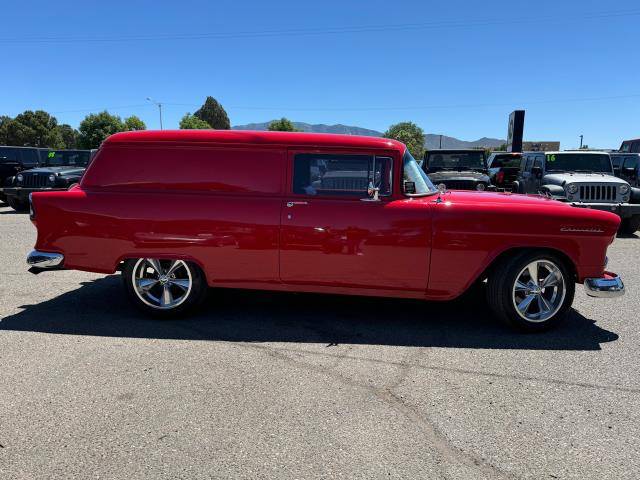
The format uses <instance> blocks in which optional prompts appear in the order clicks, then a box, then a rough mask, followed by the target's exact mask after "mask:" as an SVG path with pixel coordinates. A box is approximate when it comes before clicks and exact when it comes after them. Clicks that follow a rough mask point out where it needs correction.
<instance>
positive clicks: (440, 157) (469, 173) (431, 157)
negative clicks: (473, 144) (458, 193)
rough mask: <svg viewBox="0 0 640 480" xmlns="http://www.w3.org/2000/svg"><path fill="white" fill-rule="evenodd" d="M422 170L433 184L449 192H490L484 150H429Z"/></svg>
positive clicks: (425, 155) (490, 186) (490, 187)
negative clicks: (442, 185) (442, 184)
mask: <svg viewBox="0 0 640 480" xmlns="http://www.w3.org/2000/svg"><path fill="white" fill-rule="evenodd" d="M422 168H423V169H424V171H425V173H426V174H427V175H428V176H429V179H430V180H431V181H432V182H433V183H434V184H436V185H437V184H439V183H444V184H445V185H446V187H447V188H449V189H451V190H479V191H483V190H491V189H493V186H492V185H491V183H490V180H489V175H488V169H487V158H486V155H485V153H484V150H429V151H427V152H426V153H425V154H424V162H423V164H422Z"/></svg>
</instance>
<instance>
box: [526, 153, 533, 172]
mask: <svg viewBox="0 0 640 480" xmlns="http://www.w3.org/2000/svg"><path fill="white" fill-rule="evenodd" d="M525 158H526V162H525V164H524V170H525V172H530V171H531V167H532V166H533V157H531V156H529V155H527V156H526V157H525Z"/></svg>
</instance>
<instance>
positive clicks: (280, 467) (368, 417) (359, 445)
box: [0, 207, 640, 479]
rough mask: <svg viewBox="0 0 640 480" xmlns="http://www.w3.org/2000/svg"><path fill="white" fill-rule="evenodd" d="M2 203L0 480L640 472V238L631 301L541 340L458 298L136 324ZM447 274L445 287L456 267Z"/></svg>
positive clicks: (261, 310) (619, 245) (241, 309)
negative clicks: (47, 250)
mask: <svg viewBox="0 0 640 480" xmlns="http://www.w3.org/2000/svg"><path fill="white" fill-rule="evenodd" d="M34 241H35V229H34V228H33V226H32V225H31V224H30V222H29V220H28V216H27V215H24V214H16V213H14V212H13V211H12V210H11V209H9V208H7V207H0V249H1V250H0V268H1V275H0V299H1V303H0V318H1V321H0V478H2V479H31V478H34V479H35V478H65V479H68V478H153V479H159V478H184V479H200V478H203V479H204V478H337V477H342V478H429V479H436V478H469V479H477V478H532V479H533V478H535V479H544V478H549V479H553V478H560V479H565V478H575V479H585V478H597V479H604V478H611V479H622V478H638V476H639V473H638V472H640V355H638V345H640V325H639V316H638V310H639V307H640V301H639V300H640V295H639V294H638V291H639V290H638V288H639V287H638V284H640V238H637V237H631V238H621V239H618V240H616V242H615V244H614V245H613V246H612V247H611V248H610V250H609V257H610V268H611V269H612V270H613V271H616V272H618V273H620V274H621V275H622V276H623V279H624V280H625V282H626V284H627V288H628V291H627V295H626V296H625V297H623V298H622V299H618V300H595V299H590V298H588V297H586V296H585V295H584V293H583V292H582V289H581V288H580V289H579V290H578V292H577V297H576V301H575V303H574V307H575V311H574V312H572V315H571V317H570V320H569V321H568V322H567V323H566V324H565V325H564V326H563V327H562V328H560V329H558V330H556V331H553V332H549V333H546V334H541V335H520V334H515V333H511V332H509V331H507V330H504V329H503V328H502V327H501V326H499V325H497V324H496V323H495V321H494V320H493V319H492V318H491V316H490V315H489V314H488V313H487V312H486V310H485V308H484V305H483V303H482V301H481V299H479V298H466V299H465V300H464V301H457V302H453V303H442V304H436V303H421V302H417V301H403V300H387V299H371V298H350V297H334V296H322V295H303V294H282V293H278V294H275V293H265V292H247V291H216V290H214V291H212V292H211V295H210V298H209V300H208V303H207V306H206V308H205V310H204V311H203V312H202V313H201V314H199V315H198V316H196V317H192V318H190V319H188V320H184V321H163V322H158V321H152V320H147V319H144V318H140V316H139V314H138V313H137V312H136V311H134V310H133V309H132V308H131V307H130V306H129V304H128V303H127V301H126V299H125V298H124V295H123V292H122V290H121V285H120V279H119V278H118V276H116V275H114V276H104V275H96V274H89V273H82V272H45V273H42V274H40V275H38V276H33V275H31V274H29V273H27V271H26V267H25V263H24V258H25V256H26V254H27V253H28V252H29V250H30V249H31V248H32V246H33V243H34ZM443 274H446V273H444V272H443Z"/></svg>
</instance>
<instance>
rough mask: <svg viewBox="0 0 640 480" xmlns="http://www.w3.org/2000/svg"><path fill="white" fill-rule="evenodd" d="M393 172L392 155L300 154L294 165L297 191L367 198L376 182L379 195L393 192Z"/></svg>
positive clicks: (300, 192)
mask: <svg viewBox="0 0 640 480" xmlns="http://www.w3.org/2000/svg"><path fill="white" fill-rule="evenodd" d="M391 172H392V168H391V158H388V157H374V156H371V155H324V154H307V153H305V154H298V155H296V156H295V158H294V165H293V192H294V193H297V194H301V195H330V196H344V197H356V198H365V197H367V189H368V187H369V184H370V183H372V184H373V185H374V187H376V188H379V189H380V192H379V195H381V196H383V195H390V194H391Z"/></svg>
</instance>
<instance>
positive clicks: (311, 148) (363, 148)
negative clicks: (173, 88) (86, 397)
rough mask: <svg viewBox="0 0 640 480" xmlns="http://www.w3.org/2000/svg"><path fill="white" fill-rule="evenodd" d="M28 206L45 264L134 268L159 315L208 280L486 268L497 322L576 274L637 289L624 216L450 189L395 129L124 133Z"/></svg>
mask: <svg viewBox="0 0 640 480" xmlns="http://www.w3.org/2000/svg"><path fill="white" fill-rule="evenodd" d="M31 203H32V204H31V217H32V220H33V223H34V224H35V225H36V227H37V230H38V239H37V242H36V246H35V251H33V252H32V253H31V254H29V256H28V259H27V262H28V263H29V264H30V265H31V267H32V268H31V270H32V271H34V272H39V271H42V270H45V269H61V268H65V269H77V270H86V271H91V272H102V273H114V272H115V271H117V270H121V271H122V275H123V278H124V283H125V286H126V291H127V293H128V295H129V297H130V298H131V300H132V301H133V303H135V304H136V305H137V306H138V307H139V308H141V309H142V310H144V311H147V312H150V313H152V314H157V315H176V314H181V313H184V312H185V311H186V310H189V309H191V308H193V307H195V306H197V305H198V304H199V303H200V302H201V301H202V299H203V298H204V295H205V292H206V289H207V287H209V286H211V287H234V288H252V289H269V290H289V291H303V292H319V293H340V294H353V295H379V296H388V297H405V298H419V299H425V300H450V299H453V298H456V297H458V296H459V295H461V294H462V293H464V292H465V291H466V290H467V289H468V288H469V287H471V286H472V285H474V284H475V283H476V282H479V281H483V280H487V297H488V302H489V305H490V306H491V308H492V309H493V311H494V312H495V314H496V316H497V317H498V318H500V319H501V320H503V321H504V322H506V323H507V324H509V325H511V326H515V327H518V328H520V329H524V330H541V329H544V328H547V327H549V326H551V325H554V324H556V323H558V322H559V321H560V320H561V319H562V318H563V317H564V316H565V315H566V313H567V312H568V310H569V309H570V307H571V304H572V301H573V296H574V289H575V284H576V283H584V285H585V288H586V291H587V293H588V294H589V295H591V296H599V297H613V296H618V295H621V294H622V293H623V292H624V286H623V284H622V281H621V279H620V278H619V277H618V276H617V275H615V274H612V273H609V272H606V271H605V265H606V252H607V247H608V246H609V245H610V244H611V243H612V241H613V240H614V238H615V234H616V231H617V228H618V224H619V221H620V220H619V218H618V217H617V216H616V215H613V214H610V213H607V212H601V211H592V210H588V209H579V208H575V207H572V206H570V205H568V204H564V203H561V202H557V201H554V200H551V199H548V198H544V197H540V196H525V195H515V194H509V193H489V192H465V191H446V189H443V188H439V189H438V188H436V187H434V185H433V184H432V183H431V182H430V181H429V179H428V178H427V176H426V175H425V174H424V172H423V171H422V169H421V168H420V167H419V165H418V163H417V162H416V160H414V158H413V157H412V156H411V154H410V153H409V152H408V150H407V148H406V147H405V145H403V144H402V143H399V142H396V141H393V140H389V139H383V138H373V137H356V136H343V135H321V134H305V133H288V132H243V131H228V130H227V131H214V130H182V131H138V132H127V133H118V134H116V135H113V136H111V137H109V138H108V139H107V140H106V141H105V142H104V143H103V145H102V147H101V148H100V150H99V151H98V153H97V155H96V156H95V158H94V160H93V162H92V163H91V165H90V166H89V168H88V169H87V172H86V174H85V175H84V177H83V178H82V181H81V182H80V185H78V186H76V187H73V188H72V189H70V190H69V191H63V192H50V193H35V194H33V196H32V200H31ZM238 308H242V307H241V306H239V307H238Z"/></svg>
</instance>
